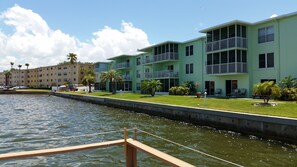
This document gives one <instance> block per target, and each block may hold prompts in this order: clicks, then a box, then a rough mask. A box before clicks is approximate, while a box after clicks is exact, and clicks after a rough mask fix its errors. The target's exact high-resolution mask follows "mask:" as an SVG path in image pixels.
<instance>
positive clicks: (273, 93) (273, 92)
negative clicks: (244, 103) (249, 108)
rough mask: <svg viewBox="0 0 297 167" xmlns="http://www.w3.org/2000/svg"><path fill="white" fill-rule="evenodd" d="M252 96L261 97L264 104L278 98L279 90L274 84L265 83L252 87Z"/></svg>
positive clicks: (271, 82) (270, 82)
mask: <svg viewBox="0 0 297 167" xmlns="http://www.w3.org/2000/svg"><path fill="white" fill-rule="evenodd" d="M253 91H254V94H256V95H258V96H261V97H262V98H263V100H264V103H266V104H267V103H268V102H269V100H270V98H271V97H273V98H277V97H279V96H280V88H279V87H278V86H277V85H276V84H274V82H273V81H266V82H263V83H258V84H256V85H254V90H253Z"/></svg>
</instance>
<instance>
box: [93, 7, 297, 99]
mask: <svg viewBox="0 0 297 167" xmlns="http://www.w3.org/2000/svg"><path fill="white" fill-rule="evenodd" d="M200 32H201V33H205V36H203V37H199V38H196V39H192V40H188V41H185V42H177V41H166V42H162V43H159V44H156V45H152V46H149V47H146V48H142V49H139V50H138V51H139V52H141V53H140V54H137V55H120V56H116V57H113V58H110V59H109V60H111V62H110V63H109V69H116V70H119V71H120V72H121V74H122V75H123V79H124V82H122V83H119V84H118V86H117V90H122V91H131V92H140V90H141V82H142V81H144V80H148V79H157V80H160V81H161V83H162V89H161V90H160V92H164V93H166V92H168V91H169V88H171V87H172V86H178V85H182V84H183V83H184V82H186V81H193V82H195V83H196V82H198V83H199V85H200V86H199V88H198V89H199V91H207V93H208V95H213V96H236V97H250V96H252V88H253V85H254V84H256V83H259V82H264V81H275V82H279V81H280V80H282V79H284V78H285V77H288V76H292V77H293V78H297V68H296V64H297V42H296V40H297V12H296V13H291V14H287V15H282V16H277V17H274V18H270V19H267V20H262V21H259V22H256V23H248V22H244V21H240V20H234V21H230V22H227V23H224V24H220V25H216V26H213V27H210V28H207V29H204V30H201V31H200ZM95 71H96V67H95ZM97 83H100V77H98V79H97ZM106 89H107V90H108V87H106Z"/></svg>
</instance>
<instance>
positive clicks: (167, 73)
mask: <svg viewBox="0 0 297 167" xmlns="http://www.w3.org/2000/svg"><path fill="white" fill-rule="evenodd" d="M144 77H145V78H146V79H151V78H178V72H177V71H171V70H164V71H155V72H154V73H151V72H146V73H144Z"/></svg>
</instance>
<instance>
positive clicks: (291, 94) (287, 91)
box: [278, 76, 297, 100]
mask: <svg viewBox="0 0 297 167" xmlns="http://www.w3.org/2000/svg"><path fill="white" fill-rule="evenodd" d="M278 86H279V87H280V90H281V97H280V99H281V100H297V80H296V79H294V78H292V77H291V76H288V77H286V78H284V79H283V80H281V81H280V82H279V83H278Z"/></svg>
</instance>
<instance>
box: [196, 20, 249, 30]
mask: <svg viewBox="0 0 297 167" xmlns="http://www.w3.org/2000/svg"><path fill="white" fill-rule="evenodd" d="M238 23H239V24H244V25H251V23H249V22H245V21H241V20H232V21H229V22H226V23H222V24H218V25H216V26H212V27H209V28H206V29H203V30H200V31H199V32H201V33H206V32H207V31H210V30H215V29H218V28H221V27H225V26H229V25H232V24H238Z"/></svg>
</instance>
